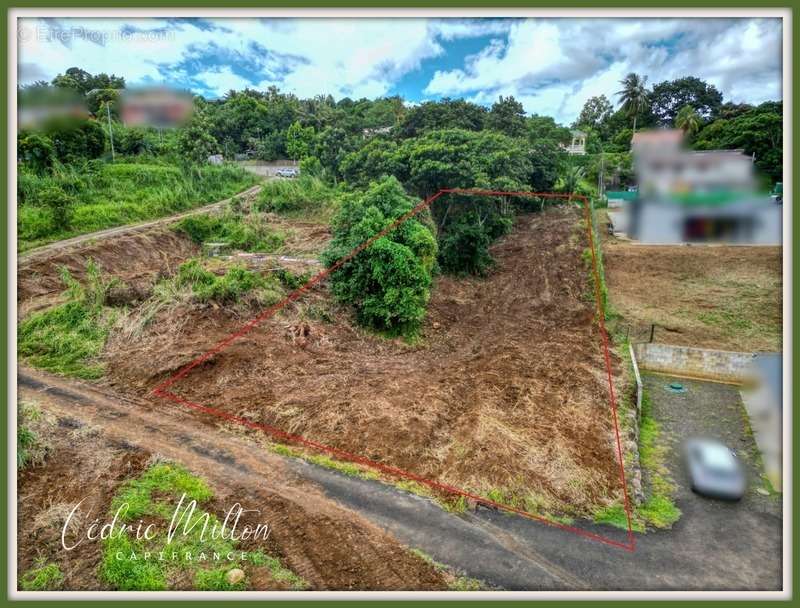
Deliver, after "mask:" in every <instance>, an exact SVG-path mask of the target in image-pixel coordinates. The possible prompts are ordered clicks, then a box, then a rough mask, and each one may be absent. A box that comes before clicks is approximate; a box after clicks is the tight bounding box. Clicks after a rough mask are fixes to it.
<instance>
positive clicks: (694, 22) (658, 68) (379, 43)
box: [18, 18, 782, 123]
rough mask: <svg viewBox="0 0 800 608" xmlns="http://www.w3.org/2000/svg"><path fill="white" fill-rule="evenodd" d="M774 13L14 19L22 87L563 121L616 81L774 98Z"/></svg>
mask: <svg viewBox="0 0 800 608" xmlns="http://www.w3.org/2000/svg"><path fill="white" fill-rule="evenodd" d="M781 37H782V31H781V23H780V20H778V19H704V18H695V19H663V18H662V19H621V18H618V19H589V18H563V19H552V18H547V19H545V18H536V19H470V20H465V19H321V18H320V19H275V18H272V19H255V18H246V19H245V18H236V19H165V18H158V19H139V18H137V19H110V18H103V19H85V18H84V19H72V18H69V19H67V18H60V19H22V20H21V21H20V23H19V27H18V39H19V47H18V49H19V54H18V61H19V64H18V77H19V80H20V82H21V83H23V84H24V83H28V82H32V81H34V80H39V79H44V80H50V79H52V78H53V77H54V76H55V75H56V74H58V73H60V72H63V71H64V70H66V69H67V68H69V67H72V66H78V67H81V68H83V69H86V70H88V71H89V72H92V73H97V72H107V73H114V74H117V75H121V76H125V78H126V80H127V82H128V83H129V85H135V84H168V85H171V86H176V87H182V88H190V89H191V90H193V91H194V92H196V93H198V94H202V95H204V96H206V97H209V98H212V97H217V96H221V95H224V94H225V93H226V92H227V91H228V90H229V89H242V88H244V87H251V88H256V89H265V88H267V87H268V86H277V87H278V88H280V89H281V90H283V91H289V92H293V93H295V94H297V95H299V96H302V97H307V96H313V95H318V94H331V95H333V96H334V97H335V98H337V99H340V98H342V97H345V96H347V97H352V98H360V97H369V98H373V97H377V96H382V95H394V94H399V95H401V96H402V97H404V98H405V99H406V100H408V101H410V102H417V103H418V102H421V101H424V100H427V99H438V98H441V97H444V96H448V97H463V98H465V99H469V100H471V101H475V102H476V103H481V104H486V105H490V104H491V103H492V102H493V101H494V100H496V99H497V97H498V96H499V95H504V96H505V95H513V96H514V97H516V98H517V99H518V100H520V101H521V102H522V103H523V105H524V107H525V109H526V111H527V112H529V113H538V114H545V115H550V116H554V117H555V118H556V119H557V120H559V121H561V122H564V123H568V122H571V121H572V120H574V118H575V117H576V116H577V114H578V113H579V112H580V109H581V107H582V106H583V103H584V102H585V101H586V99H588V98H589V97H590V96H592V95H600V94H606V96H608V97H609V99H611V101H612V102H616V98H615V96H614V93H615V92H616V91H617V90H618V89H619V86H618V83H619V80H620V79H621V78H622V77H623V76H624V75H625V74H627V73H628V72H631V71H634V72H637V73H639V74H643V75H646V76H648V78H649V82H650V83H653V82H661V81H662V80H667V79H673V78H678V77H682V76H687V75H692V76H698V77H700V78H703V79H705V80H707V81H709V82H711V83H712V84H714V85H716V86H717V87H718V88H719V89H720V90H721V91H722V93H723V94H724V96H725V99H726V100H729V101H736V102H749V103H759V102H761V101H765V100H768V99H780V98H782V88H781V42H782V38H781Z"/></svg>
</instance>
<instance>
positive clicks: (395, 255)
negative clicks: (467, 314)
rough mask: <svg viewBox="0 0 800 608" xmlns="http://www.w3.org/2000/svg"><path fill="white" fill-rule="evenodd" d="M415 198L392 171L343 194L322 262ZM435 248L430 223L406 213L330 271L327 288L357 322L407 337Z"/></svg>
mask: <svg viewBox="0 0 800 608" xmlns="http://www.w3.org/2000/svg"><path fill="white" fill-rule="evenodd" d="M415 202H416V201H414V199H411V198H410V197H408V196H407V195H406V193H405V192H404V191H403V187H402V186H401V185H400V182H399V181H397V179H396V178H394V177H387V178H384V179H382V180H381V181H379V182H374V183H373V184H372V185H371V186H370V188H369V189H368V190H367V191H366V192H365V193H363V194H362V193H356V194H352V195H349V196H346V197H345V198H344V200H343V201H342V205H341V207H340V210H339V212H338V213H337V215H336V216H335V217H334V219H333V222H332V225H331V228H332V232H333V238H332V240H331V244H330V245H329V247H328V249H326V251H325V252H324V253H323V256H322V259H323V262H324V263H325V264H326V265H327V266H331V265H333V264H334V263H335V262H336V261H337V260H339V259H340V258H342V257H343V256H345V255H347V254H348V253H349V252H351V251H352V250H353V249H354V248H355V247H357V246H359V245H361V244H362V243H364V242H365V241H367V240H368V239H370V238H371V237H373V236H375V235H376V234H378V233H380V232H381V231H382V230H384V229H385V228H387V227H388V226H389V225H390V224H391V223H392V222H393V221H394V220H395V219H397V218H398V217H400V216H401V215H403V214H404V213H407V212H408V211H410V210H411V209H412V208H413V206H414V204H415ZM436 253H437V246H436V239H435V238H434V236H433V233H432V231H431V229H430V227H428V226H426V225H425V223H423V222H422V221H420V220H419V219H417V218H416V217H412V218H410V219H408V220H406V221H404V222H402V223H401V224H400V225H399V226H397V227H396V228H395V229H393V230H391V231H390V232H389V233H388V234H386V235H385V236H382V237H381V238H379V239H377V240H375V241H374V242H373V243H372V244H371V245H370V246H369V247H367V248H366V249H364V250H363V251H361V252H360V253H358V255H356V256H355V257H354V258H353V259H351V260H349V261H348V262H347V263H346V264H344V265H343V266H342V267H341V268H340V269H339V270H338V271H337V272H335V273H333V274H332V275H331V288H332V291H333V294H334V296H335V297H336V299H337V300H339V301H340V302H342V303H345V304H350V305H352V306H353V307H354V309H355V312H356V319H357V320H358V321H359V322H360V323H362V324H363V325H366V326H368V327H372V328H374V329H377V330H379V331H384V332H387V333H389V334H391V335H402V336H405V337H407V338H411V337H413V336H414V335H416V333H417V332H418V331H419V327H420V325H421V323H422V320H423V319H424V318H425V313H426V307H427V304H428V299H429V297H430V286H431V280H432V279H431V274H432V271H433V266H434V263H435V261H436Z"/></svg>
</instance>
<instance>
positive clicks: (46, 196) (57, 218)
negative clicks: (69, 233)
mask: <svg viewBox="0 0 800 608" xmlns="http://www.w3.org/2000/svg"><path fill="white" fill-rule="evenodd" d="M38 199H39V203H40V204H41V205H43V206H45V207H47V208H48V209H49V210H50V215H51V217H52V230H53V232H62V231H64V230H68V229H69V226H70V215H71V211H72V207H73V205H74V204H75V200H74V199H73V198H72V197H71V196H69V195H67V193H66V192H64V191H63V190H62V189H61V188H54V187H48V188H45V189H44V190H42V191H41V192H40V193H39V197H38Z"/></svg>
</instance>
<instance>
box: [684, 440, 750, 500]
mask: <svg viewBox="0 0 800 608" xmlns="http://www.w3.org/2000/svg"><path fill="white" fill-rule="evenodd" d="M686 465H687V468H688V470H689V479H690V481H691V484H692V491H693V492H696V493H697V494H702V495H704V496H709V497H712V498H722V499H725V500H739V499H740V498H741V497H742V496H744V493H745V491H746V490H747V480H746V478H745V474H744V467H743V466H742V463H741V461H740V460H739V458H738V457H737V456H736V453H735V452H734V451H733V450H732V449H730V448H729V447H728V446H726V445H725V444H724V443H720V442H719V441H716V440H714V439H699V438H694V439H689V440H688V441H687V442H686Z"/></svg>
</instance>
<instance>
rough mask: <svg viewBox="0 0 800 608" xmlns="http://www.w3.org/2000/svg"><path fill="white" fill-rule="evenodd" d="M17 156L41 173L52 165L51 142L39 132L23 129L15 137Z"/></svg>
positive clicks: (53, 156)
mask: <svg viewBox="0 0 800 608" xmlns="http://www.w3.org/2000/svg"><path fill="white" fill-rule="evenodd" d="M17 158H18V160H19V161H20V162H23V163H25V164H26V165H28V166H29V167H30V168H31V169H33V170H34V171H36V172H37V173H43V172H45V171H46V170H47V169H49V168H50V167H52V166H53V159H54V158H55V153H54V152H53V142H51V141H50V138H49V137H45V136H44V135H41V134H39V133H28V132H24V131H23V132H21V133H20V134H19V136H18V137H17Z"/></svg>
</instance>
